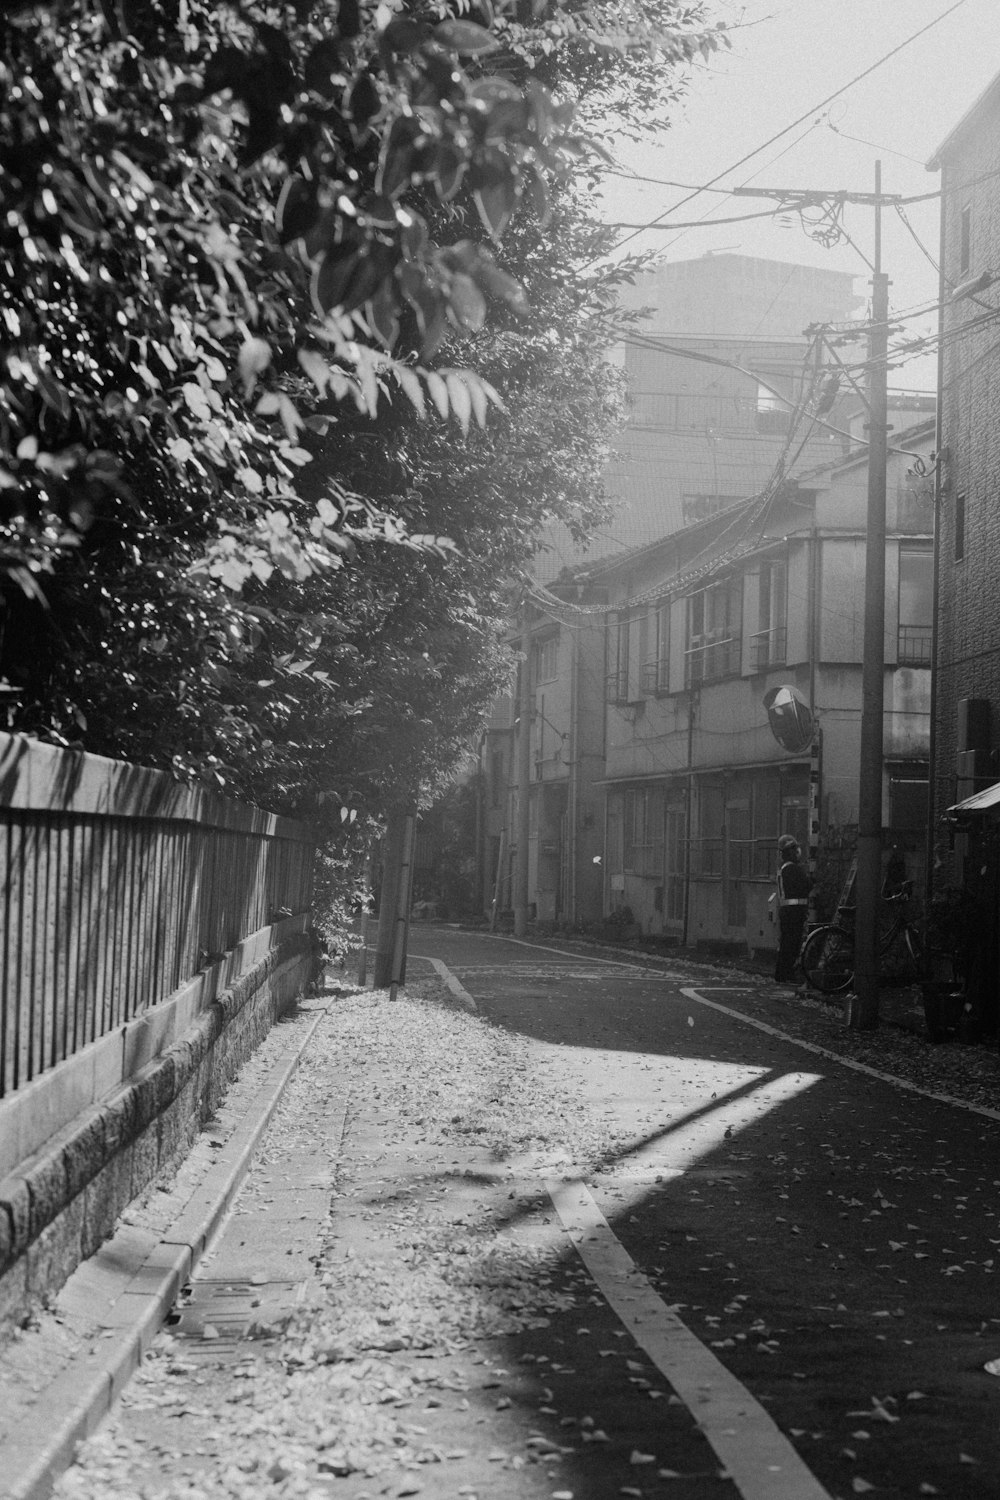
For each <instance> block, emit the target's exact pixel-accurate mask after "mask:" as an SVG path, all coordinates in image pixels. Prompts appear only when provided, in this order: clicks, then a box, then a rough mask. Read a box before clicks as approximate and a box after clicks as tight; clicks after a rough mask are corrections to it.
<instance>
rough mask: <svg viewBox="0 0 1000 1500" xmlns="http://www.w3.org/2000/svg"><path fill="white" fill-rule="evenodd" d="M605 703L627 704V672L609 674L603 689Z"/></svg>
mask: <svg viewBox="0 0 1000 1500" xmlns="http://www.w3.org/2000/svg"><path fill="white" fill-rule="evenodd" d="M604 701H605V702H606V703H627V702H628V672H626V671H620V672H609V673H608V676H607V681H606V683H605V689H604Z"/></svg>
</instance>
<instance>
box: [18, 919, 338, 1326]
mask: <svg viewBox="0 0 1000 1500" xmlns="http://www.w3.org/2000/svg"><path fill="white" fill-rule="evenodd" d="M301 925H302V924H301V923H300V922H294V921H293V922H291V923H287V922H286V923H282V924H281V927H280V930H277V929H274V930H272V931H273V937H274V943H273V946H271V947H269V948H267V949H266V951H263V952H262V951H261V950H262V948H263V947H264V946H265V945H264V943H263V942H258V943H257V944H256V945H253V944H251V945H247V946H246V949H245V954H244V956H245V958H246V959H247V960H248V962H247V963H246V966H245V967H243V968H242V969H241V970H240V971H239V972H238V973H236V974H235V975H234V974H233V971H232V965H230V966H229V969H228V972H227V984H226V987H225V988H224V989H222V990H221V992H219V993H217V994H214V995H213V996H212V997H211V998H208V999H207V1001H206V1003H205V1006H204V1009H202V1010H201V1011H200V1012H199V1013H197V1014H195V1015H193V1016H192V1015H191V1014H190V1011H189V1009H188V1008H186V1007H177V1008H175V1010H174V1018H175V1023H176V1024H175V1028H174V1029H173V1030H172V1029H171V1027H170V1026H161V1028H160V1031H159V1035H158V1039H157V1040H158V1042H159V1043H160V1045H161V1050H159V1051H157V1052H156V1053H155V1055H153V1056H150V1057H148V1060H146V1061H143V1062H142V1064H141V1066H139V1067H138V1070H137V1071H136V1072H135V1073H134V1075H132V1076H125V1077H123V1079H122V1081H120V1082H119V1084H118V1085H117V1086H116V1087H114V1088H113V1089H112V1090H111V1091H110V1092H108V1093H107V1094H105V1095H104V1097H99V1098H94V1099H93V1100H92V1102H90V1103H87V1104H85V1105H84V1106H83V1107H82V1108H81V1109H80V1110H79V1111H78V1112H77V1113H76V1114H75V1115H74V1116H73V1118H72V1119H69V1120H67V1121H66V1122H65V1123H63V1124H62V1126H61V1127H60V1128H59V1129H57V1130H56V1131H55V1132H54V1133H52V1134H50V1135H49V1136H48V1137H47V1138H46V1139H44V1140H43V1141H42V1142H41V1144H39V1145H38V1146H37V1147H36V1149H34V1150H33V1151H31V1152H30V1154H28V1155H27V1156H25V1157H24V1158H23V1159H20V1160H16V1161H15V1162H14V1163H13V1164H12V1163H11V1162H10V1161H7V1162H6V1163H5V1164H3V1166H2V1167H0V1170H3V1171H5V1172H6V1175H4V1176H3V1177H2V1179H0V1339H3V1338H4V1337H7V1336H9V1335H10V1334H11V1333H12V1332H13V1331H14V1330H15V1329H16V1328H18V1327H19V1326H23V1324H24V1322H25V1320H26V1319H27V1318H28V1317H29V1316H30V1314H31V1311H32V1309H33V1308H34V1307H36V1306H37V1305H38V1304H39V1303H43V1302H44V1301H45V1300H46V1299H47V1298H49V1297H52V1296H53V1295H54V1294H55V1293H56V1292H57V1291H58V1289H59V1288H60V1287H61V1286H62V1285H63V1283H64V1282H65V1281H66V1279H67V1278H68V1277H69V1275H70V1274H71V1273H72V1272H73V1270H74V1269H75V1268H76V1266H77V1265H79V1264H80V1262H81V1261H82V1260H85V1259H86V1258H87V1257H88V1256H89V1255H91V1254H93V1252H94V1251H95V1250H96V1249H97V1248H98V1247H99V1246H100V1244H101V1243H102V1242H103V1241H104V1240H105V1239H106V1238H107V1237H108V1236H109V1235H110V1234H111V1233H112V1231H113V1230H114V1228H115V1224H116V1222H117V1220H118V1218H119V1217H120V1215H121V1213H122V1211H123V1210H124V1209H125V1208H126V1207H127V1206H128V1204H129V1203H130V1202H132V1201H133V1199H135V1198H136V1197H138V1196H139V1194H141V1193H142V1192H144V1191H145V1189H146V1188H148V1187H149V1186H150V1184H151V1183H153V1182H154V1181H156V1180H157V1178H159V1177H162V1176H165V1175H167V1174H169V1173H170V1172H171V1171H172V1170H173V1169H174V1168H175V1167H176V1166H177V1165H178V1164H179V1163H180V1161H181V1160H182V1159H183V1157H184V1156H185V1155H186V1153H187V1152H188V1150H189V1149H190V1147H191V1145H192V1143H193V1141H194V1140H195V1138H196V1136H197V1134H198V1132H199V1130H200V1129H201V1127H202V1125H203V1123H204V1122H205V1120H206V1119H208V1118H209V1116H210V1115H211V1114H212V1113H213V1111H214V1110H215V1108H216V1106H217V1105H218V1103H219V1101H220V1099H221V1098H222V1096H223V1094H224V1093H225V1090H226V1088H227V1086H228V1084H229V1083H230V1082H231V1080H232V1079H233V1077H234V1076H235V1075H236V1073H237V1072H238V1071H239V1069H240V1067H241V1066H242V1065H243V1063H244V1062H245V1061H246V1059H247V1058H248V1057H249V1056H250V1055H251V1054H252V1053H253V1051H254V1050H255V1049H256V1047H258V1046H259V1044H260V1042H261V1041H262V1040H263V1038H264V1037H265V1036H266V1035H267V1032H268V1031H269V1030H270V1028H271V1026H273V1025H274V1023H275V1021H276V1020H277V1019H278V1017H279V1016H280V1015H281V1014H282V1013H283V1012H284V1011H285V1010H287V1009H288V1007H289V1005H290V1004H291V1003H292V1002H293V1000H294V999H295V997H296V996H297V995H299V994H300V993H301V992H302V990H303V989H304V988H305V986H306V984H307V983H308V982H309V979H310V977H311V971H312V948H311V943H310V940H309V938H308V937H307V935H306V934H305V933H304V932H302V931H301V930H293V929H298V928H301ZM133 1024H136V1023H133ZM126 1029H127V1028H123V1032H124V1030H126ZM105 1041H106V1042H110V1041H111V1039H110V1038H108V1039H105ZM119 1048H120V1055H122V1056H124V1055H125V1054H126V1053H127V1052H128V1050H129V1049H128V1046H127V1043H126V1040H125V1038H124V1036H123V1037H121V1038H119ZM132 1055H135V1052H134V1049H133V1053H132ZM75 1061H76V1060H75V1059H74V1060H72V1062H71V1063H69V1064H67V1066H68V1067H71V1066H72V1065H73V1062H75ZM92 1072H93V1070H91V1074H92ZM53 1081H54V1082H57V1081H58V1074H56V1075H54V1076H53ZM47 1087H49V1085H47ZM30 1102H32V1103H33V1102H35V1101H30ZM18 1111H19V1115H20V1116H21V1118H20V1119H19V1121H18V1128H19V1132H20V1134H19V1136H18V1139H21V1140H28V1139H30V1136H29V1134H28V1126H27V1124H26V1119H25V1118H24V1117H25V1116H27V1115H30V1114H32V1113H34V1115H35V1121H34V1126H35V1131H36V1134H37V1133H39V1132H41V1133H44V1131H45V1130H46V1129H47V1125H46V1123H45V1122H46V1120H48V1118H49V1117H48V1115H47V1113H46V1107H45V1100H44V1098H43V1097H42V1095H41V1093H39V1096H38V1108H36V1109H35V1110H34V1111H31V1110H25V1109H24V1107H23V1106H22V1105H21V1102H20V1101H18ZM39 1119H40V1120H41V1121H42V1124H41V1126H39V1123H38V1121H39ZM0 1125H2V1120H0ZM8 1138H10V1137H8Z"/></svg>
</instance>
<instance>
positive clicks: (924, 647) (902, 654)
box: [896, 625, 934, 667]
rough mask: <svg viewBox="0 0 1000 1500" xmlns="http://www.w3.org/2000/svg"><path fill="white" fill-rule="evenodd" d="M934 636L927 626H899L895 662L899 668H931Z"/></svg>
mask: <svg viewBox="0 0 1000 1500" xmlns="http://www.w3.org/2000/svg"><path fill="white" fill-rule="evenodd" d="M933 640H934V635H933V632H932V630H931V627H930V626H929V625H900V627H899V636H898V639H897V642H896V661H897V663H898V664H899V666H901V667H929V666H931V646H932V644H933Z"/></svg>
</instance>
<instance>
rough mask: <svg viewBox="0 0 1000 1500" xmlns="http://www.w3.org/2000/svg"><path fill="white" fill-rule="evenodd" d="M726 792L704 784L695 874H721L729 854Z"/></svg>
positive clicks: (693, 859)
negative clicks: (726, 829)
mask: <svg viewBox="0 0 1000 1500" xmlns="http://www.w3.org/2000/svg"><path fill="white" fill-rule="evenodd" d="M725 816H726V812H725V791H724V789H723V788H722V787H721V786H711V785H707V786H706V785H703V786H702V787H701V789H700V791H699V795H698V837H697V839H695V840H693V842H692V849H691V872H692V874H694V875H721V874H722V862H723V857H724V854H725Z"/></svg>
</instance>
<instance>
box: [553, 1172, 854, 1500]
mask: <svg viewBox="0 0 1000 1500" xmlns="http://www.w3.org/2000/svg"><path fill="white" fill-rule="evenodd" d="M546 1188H547V1189H548V1193H549V1196H550V1198H551V1199H552V1202H553V1204H554V1205H555V1209H556V1212H557V1213H558V1215H559V1218H560V1220H561V1221H562V1224H563V1227H564V1228H565V1230H566V1232H567V1234H568V1235H569V1236H570V1238H571V1239H572V1241H573V1243H574V1245H575V1247H576V1250H577V1253H578V1254H579V1256H580V1259H581V1260H582V1261H583V1263H584V1264H585V1266H586V1267H587V1270H588V1271H589V1272H590V1274H591V1276H592V1277H593V1279H594V1281H595V1283H596V1284H597V1287H598V1289H599V1291H600V1292H601V1294H602V1295H603V1296H604V1297H605V1299H606V1300H607V1302H608V1304H609V1306H610V1307H612V1308H613V1309H614V1311H615V1312H616V1313H617V1315H618V1317H619V1318H620V1319H621V1321H622V1322H623V1323H624V1325H625V1327H626V1328H627V1329H628V1330H629V1332H630V1333H631V1334H632V1337H633V1338H634V1339H635V1341H636V1343H637V1344H638V1345H639V1346H640V1348H642V1349H645V1351H646V1353H647V1354H648V1355H649V1357H650V1359H651V1360H652V1361H653V1363H654V1364H655V1365H656V1367H657V1369H658V1370H659V1371H660V1372H661V1373H662V1374H663V1375H664V1376H665V1377H666V1379H667V1380H669V1382H670V1384H671V1386H672V1387H673V1389H674V1390H675V1391H676V1392H677V1394H678V1396H680V1398H681V1400H682V1401H683V1402H684V1404H685V1406H687V1407H688V1409H689V1410H690V1412H691V1415H692V1416H693V1417H694V1419H695V1421H696V1422H697V1424H698V1426H699V1427H700V1428H701V1430H702V1432H703V1433H704V1434H705V1437H706V1438H707V1439H708V1441H709V1443H710V1444H711V1446H712V1448H713V1449H714V1450H715V1452H716V1453H717V1454H718V1456H719V1458H720V1459H721V1461H722V1463H723V1465H724V1466H725V1468H726V1471H727V1472H728V1474H729V1476H730V1478H731V1479H732V1480H733V1483H734V1484H735V1485H736V1488H737V1489H738V1490H739V1492H740V1494H741V1495H742V1496H743V1500H830V1496H829V1494H828V1493H827V1491H826V1490H825V1489H823V1487H822V1485H821V1484H820V1483H819V1481H818V1480H817V1479H816V1477H815V1475H814V1474H813V1473H812V1472H811V1471H810V1470H809V1469H807V1468H806V1465H805V1464H804V1463H803V1462H802V1460H801V1458H800V1457H799V1455H798V1454H797V1453H796V1451H795V1449H794V1448H793V1447H792V1445H791V1443H790V1442H789V1441H788V1439H787V1438H786V1437H785V1436H784V1435H783V1434H782V1433H781V1432H780V1430H779V1429H778V1427H777V1426H776V1425H775V1423H774V1421H773V1420H772V1418H771V1417H770V1416H769V1415H768V1414H767V1412H766V1411H765V1410H764V1408H763V1407H762V1406H761V1405H760V1404H759V1402H757V1401H755V1400H754V1398H753V1396H751V1394H750V1392H749V1391H748V1390H747V1389H746V1387H745V1386H743V1385H741V1384H740V1382H739V1381H738V1380H737V1379H736V1377H735V1375H732V1374H730V1372H729V1371H728V1370H727V1369H726V1367H725V1365H723V1364H722V1363H721V1362H720V1361H719V1360H718V1359H716V1357H715V1355H714V1354H712V1353H711V1351H710V1350H708V1349H706V1348H705V1345H704V1344H703V1343H702V1342H701V1340H700V1339H699V1338H697V1337H696V1336H695V1335H694V1334H693V1333H692V1332H691V1330H690V1329H689V1328H688V1327H687V1326H686V1324H684V1323H682V1322H681V1320H680V1318H679V1317H678V1316H677V1314H676V1313H675V1312H673V1311H672V1310H671V1309H670V1308H669V1307H668V1306H667V1305H666V1303H665V1302H664V1301H663V1300H662V1298H661V1297H659V1296H658V1295H657V1293H656V1292H655V1291H654V1289H653V1287H652V1286H651V1285H650V1283H649V1282H648V1281H647V1280H646V1278H645V1276H643V1274H642V1272H641V1271H640V1270H639V1268H638V1267H637V1266H636V1264H635V1262H634V1261H633V1259H632V1257H631V1256H630V1255H629V1254H628V1252H627V1251H626V1249H625V1247H624V1246H623V1245H622V1244H621V1243H620V1241H619V1240H618V1239H616V1237H615V1235H614V1234H613V1233H612V1230H611V1227H610V1225H609V1224H608V1221H607V1220H606V1219H605V1217H604V1215H603V1214H602V1213H601V1211H600V1209H599V1208H598V1206H597V1204H596V1203H595V1202H594V1200H593V1198H592V1197H591V1196H590V1193H589V1192H588V1191H587V1188H586V1186H585V1185H584V1184H583V1183H582V1182H580V1181H575V1182H557V1181H549V1182H547V1183H546Z"/></svg>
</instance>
